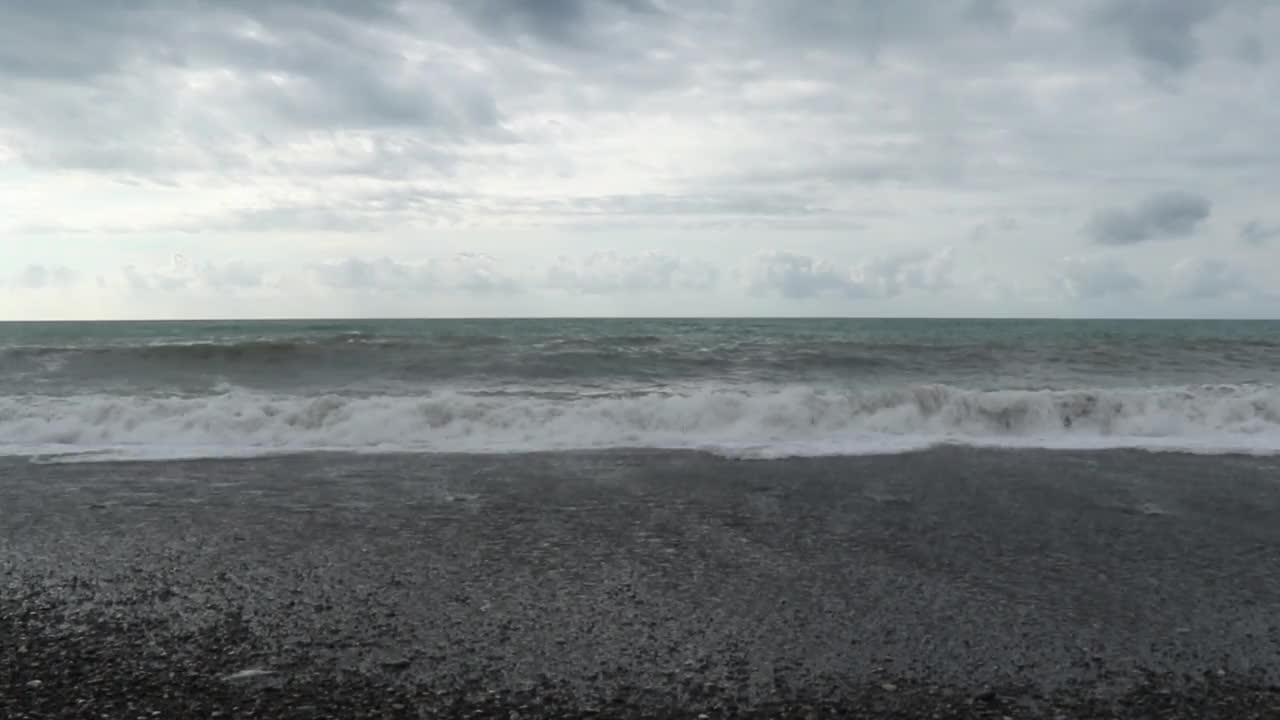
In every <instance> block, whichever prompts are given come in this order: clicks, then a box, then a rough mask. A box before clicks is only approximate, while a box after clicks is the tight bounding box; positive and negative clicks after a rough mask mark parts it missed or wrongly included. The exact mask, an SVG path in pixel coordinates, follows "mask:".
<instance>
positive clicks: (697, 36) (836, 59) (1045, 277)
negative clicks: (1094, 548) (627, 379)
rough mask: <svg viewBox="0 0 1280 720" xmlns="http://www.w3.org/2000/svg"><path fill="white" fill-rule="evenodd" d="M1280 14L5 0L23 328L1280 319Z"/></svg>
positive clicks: (788, 4) (14, 272) (5, 97)
mask: <svg viewBox="0 0 1280 720" xmlns="http://www.w3.org/2000/svg"><path fill="white" fill-rule="evenodd" d="M1277 37H1280V2H1274V1H1273V0H1016V1H1015V0H790V1H788V0H705V1H703V2H683V1H680V2H677V0H403V1H400V2H397V1H395V0H361V1H360V2H354V1H352V2H348V1H347V0H271V1H267V0H111V1H107V0H40V1H39V2H36V1H33V0H0V84H2V85H3V87H4V88H5V91H4V92H3V93H0V319H45V318H51V319H53V318H132V317H218V316H235V317H255V316H258V317H263V316H265V317H280V316H358V315H374V316H460V315H462V316H466V315H484V316H493V315H499V316H522V315H855V316H861V315H880V316H884V315H891V316H898V315H912V316H914V315H930V316H956V315H976V316H1011V315H1015V316H1016V315H1028V316H1115V315H1120V316H1242V317H1259V316H1272V317H1274V316H1277V315H1280V310H1278V308H1280V203H1277V202H1276V201H1275V199H1276V198H1277V197H1280V44H1278V43H1277V42H1276V40H1275V39H1276V38H1277Z"/></svg>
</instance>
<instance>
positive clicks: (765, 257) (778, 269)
mask: <svg viewBox="0 0 1280 720" xmlns="http://www.w3.org/2000/svg"><path fill="white" fill-rule="evenodd" d="M951 269H952V252H951V250H950V249H949V248H948V249H944V250H942V251H939V252H934V253H927V252H917V253H910V254H902V255H895V256H891V257H887V258H881V259H875V260H870V261H866V262H862V263H856V264H852V265H842V264H839V263H835V262H832V261H829V260H825V259H822V258H817V257H812V256H809V255H802V254H798V253H792V252H786V251H782V250H769V251H764V252H760V253H757V254H756V255H755V256H753V257H752V258H750V259H749V260H748V261H747V263H746V265H745V267H744V268H743V271H742V274H743V278H744V280H745V284H746V286H747V288H748V290H750V291H751V292H754V293H766V294H777V295H780V296H782V297H785V298H790V299H804V298H812V297H819V296H824V295H825V296H843V297H847V298H875V297H879V298H885V297H894V296H897V295H899V294H901V293H903V292H905V291H909V290H923V291H936V290H941V289H943V288H946V287H948V286H949V285H950V274H951Z"/></svg>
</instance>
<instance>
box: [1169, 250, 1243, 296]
mask: <svg viewBox="0 0 1280 720" xmlns="http://www.w3.org/2000/svg"><path fill="white" fill-rule="evenodd" d="M1171 275H1172V278H1171V285H1172V293H1173V295H1174V297H1177V298H1182V299H1188V300H1214V299H1218V298H1223V297H1228V296H1231V295H1245V294H1249V293H1251V292H1253V289H1252V284H1251V283H1250V282H1249V278H1248V276H1247V275H1246V274H1245V272H1244V271H1243V270H1241V269H1240V268H1238V267H1235V266H1233V265H1231V264H1230V263H1228V262H1225V261H1223V260H1220V259H1218V258H1203V257H1195V258H1185V259H1183V260H1180V261H1178V262H1177V263H1176V264H1175V265H1174V266H1173V270H1172V273H1171Z"/></svg>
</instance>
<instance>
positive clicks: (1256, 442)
mask: <svg viewBox="0 0 1280 720" xmlns="http://www.w3.org/2000/svg"><path fill="white" fill-rule="evenodd" d="M946 443H958V444H970V445H1007V446H1017V447H1047V448H1108V447H1134V448H1149V449H1183V450H1191V451H1206V452H1254V453H1273V452H1280V388H1277V387H1276V386H1270V385H1215V386H1188V387H1163V388H1135V389H1098V390H1089V389H1082V390H987V391H983V390H970V389H961V388H957V387H951V386H946V385H916V386H906V387H900V388H893V389H883V390H869V391H849V390H845V389H839V388H834V387H818V386H805V385H794V386H763V385H761V386H749V387H743V386H737V387H732V386H701V387H692V388H686V389H684V390H681V391H669V392H651V393H636V392H628V393H617V394H611V393H599V392H597V393H594V394H577V393H572V394H564V393H560V394H546V393H536V392H520V391H513V392H511V393H506V394H502V395H494V394H493V393H469V392H466V391H463V390H459V389H437V390H433V391H430V392H423V393H421V394H418V395H374V396H363V397H351V396H341V395H316V396H300V395H274V394H266V393H260V392H254V391H249V390H245V389H241V388H226V389H225V392H221V393H218V394H214V395H210V396H205V397H178V396H171V397H129V396H120V395H106V394H96V395H78V396H71V397H53V396H17V397H3V398H0V452H5V453H7V454H21V455H37V454H42V455H55V456H58V455H65V456H67V457H68V458H74V459H85V458H89V459H95V458H105V459H112V458H174V457H218V456H229V455H245V454H263V453H289V452H306V451H355V452H470V453H477V452H522V451H546V450H574V449H599V448H671V449H701V450H708V451H713V452H718V453H721V454H726V455H731V456H739V457H784V456H802V455H844V454H873V453H885V452H902V451H907V450H913V449H920V448H924V447H929V446H932V445H938V444H946ZM86 453H87V454H88V455H86Z"/></svg>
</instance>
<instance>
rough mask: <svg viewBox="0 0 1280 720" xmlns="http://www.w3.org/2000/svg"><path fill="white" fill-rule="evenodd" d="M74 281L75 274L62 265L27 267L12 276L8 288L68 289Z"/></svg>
mask: <svg viewBox="0 0 1280 720" xmlns="http://www.w3.org/2000/svg"><path fill="white" fill-rule="evenodd" d="M75 281H76V274H75V273H74V272H72V271H71V269H69V268H67V267H64V266H62V265H39V264H32V265H27V266H26V267H25V268H23V269H22V270H21V271H20V272H18V273H17V274H16V275H14V276H13V278H12V280H11V281H10V282H9V283H8V284H9V285H10V286H12V287H15V288H19V289H26V290H43V289H57V288H65V287H69V286H70V285H72V284H73V283H74V282H75Z"/></svg>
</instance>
